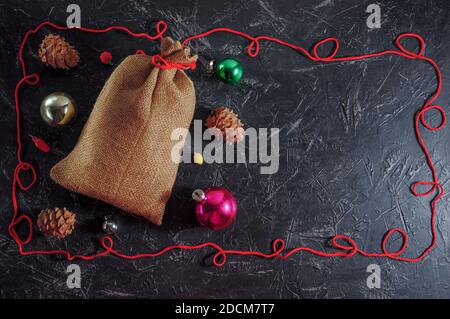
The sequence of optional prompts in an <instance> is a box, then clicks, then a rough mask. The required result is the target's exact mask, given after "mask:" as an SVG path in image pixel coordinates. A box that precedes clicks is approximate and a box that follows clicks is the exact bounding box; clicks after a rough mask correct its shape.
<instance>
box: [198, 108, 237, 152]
mask: <svg viewBox="0 0 450 319" xmlns="http://www.w3.org/2000/svg"><path fill="white" fill-rule="evenodd" d="M206 126H207V127H208V128H213V127H215V128H217V129H219V130H220V132H221V133H222V138H224V139H226V141H227V142H228V143H239V142H240V141H242V140H243V139H244V136H245V132H244V128H243V126H244V125H243V124H242V122H241V120H240V119H239V118H238V116H237V115H236V114H235V113H234V112H233V110H231V109H229V108H228V107H225V106H221V107H219V108H217V109H215V110H214V111H213V112H212V113H211V114H210V115H209V116H208V118H207V119H206Z"/></svg>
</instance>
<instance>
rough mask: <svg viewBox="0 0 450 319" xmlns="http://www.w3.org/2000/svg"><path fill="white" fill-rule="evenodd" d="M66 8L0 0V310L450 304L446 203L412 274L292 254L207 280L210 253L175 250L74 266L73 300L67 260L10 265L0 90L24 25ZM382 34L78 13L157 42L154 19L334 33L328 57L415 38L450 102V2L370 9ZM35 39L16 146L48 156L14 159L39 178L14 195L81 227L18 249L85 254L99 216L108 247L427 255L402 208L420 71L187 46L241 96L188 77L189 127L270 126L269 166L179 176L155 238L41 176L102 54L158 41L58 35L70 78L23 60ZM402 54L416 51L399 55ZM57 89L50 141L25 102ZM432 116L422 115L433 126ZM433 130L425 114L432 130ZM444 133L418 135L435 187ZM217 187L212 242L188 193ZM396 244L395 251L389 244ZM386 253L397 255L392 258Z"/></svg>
mask: <svg viewBox="0 0 450 319" xmlns="http://www.w3.org/2000/svg"><path fill="white" fill-rule="evenodd" d="M71 2H72V1H6V2H5V0H1V1H0V68H1V69H0V101H1V109H0V112H1V113H0V127H1V131H0V132H1V135H0V148H1V149H2V155H1V157H0V174H1V176H0V193H1V201H0V212H1V214H0V296H1V297H81V298H97V297H148V298H153V297H178V298H192V297H208V298H210V297H225V298H235V297H251V298H264V297H275V298H278V297H284V298H346V297H361V298H394V297H396V298H406V297H410V298H413V297H432V298H448V297H450V287H449V286H450V254H449V251H448V243H449V236H448V231H449V229H450V220H449V217H448V215H447V214H448V212H449V198H448V196H446V195H444V197H443V199H442V201H441V202H440V203H439V205H438V217H437V231H438V239H437V240H438V243H437V246H436V248H435V250H433V251H432V252H431V254H430V255H429V257H427V258H426V259H425V260H424V261H423V262H420V263H418V264H406V263H401V262H396V261H392V260H388V259H384V258H381V259H368V258H363V257H360V256H356V257H354V258H352V259H339V258H334V259H324V258H320V257H315V256H312V255H309V254H297V255H295V256H294V257H292V258H291V259H289V260H285V261H278V260H261V259H258V258H253V257H250V258H247V257H239V256H231V257H230V258H229V261H228V263H227V264H226V266H224V267H222V268H214V267H212V266H209V265H208V264H209V263H210V259H208V257H209V253H210V251H208V250H202V251H198V252H180V251H177V252H173V253H169V254H167V255H165V256H163V257H159V258H153V259H144V260H137V261H124V260H121V259H118V258H114V257H106V258H101V259H98V260H95V261H90V262H79V264H80V266H81V269H82V289H78V290H77V289H75V290H69V289H67V287H66V274H65V270H66V267H67V265H68V264H69V262H67V261H65V260H61V259H60V258H57V257H44V256H39V257H21V256H18V254H17V247H16V245H15V244H14V242H13V241H12V240H11V238H10V237H9V235H8V234H7V225H8V223H9V220H10V218H11V214H12V205H11V201H10V184H11V175H12V170H13V168H14V166H15V165H16V160H15V142H14V141H15V135H14V128H15V123H14V118H15V114H14V105H13V89H14V85H15V83H16V81H17V80H18V79H19V76H20V72H19V64H18V60H17V56H16V54H17V51H18V48H19V44H20V42H21V40H22V37H23V35H24V33H25V32H26V30H27V29H29V28H31V27H32V26H36V25H37V24H38V23H39V22H41V21H43V20H46V19H49V20H51V21H53V22H56V23H58V24H63V23H65V20H66V16H67V13H66V12H65V11H66V6H67V4H69V3H71ZM377 2H378V3H380V4H381V8H382V28H381V29H376V30H369V29H368V28H367V26H366V18H367V15H368V14H367V13H365V11H366V7H367V5H368V4H369V3H371V2H368V1H356V0H343V1H338V0H324V1H293V0H291V1H268V0H261V1H245V0H243V1H225V2H224V3H223V1H216V0H214V1H195V2H191V1H169V0H166V1H105V0H103V1H97V0H92V1H78V4H80V5H81V9H82V25H83V26H84V27H104V26H109V25H112V24H123V25H125V26H128V27H130V28H132V29H133V30H136V31H147V32H150V33H153V32H154V30H153V29H152V26H154V22H155V21H157V20H159V19H164V20H165V21H167V22H168V24H169V28H170V34H171V35H172V36H174V37H175V38H184V37H186V36H187V35H191V34H195V33H198V32H201V31H205V30H207V29H209V28H211V27H217V26H227V27H232V28H236V29H239V30H242V31H245V32H249V33H250V34H254V35H258V34H268V35H273V36H277V37H280V38H282V39H285V40H287V41H291V42H293V43H297V44H300V45H303V46H305V47H307V48H310V47H311V46H312V44H313V43H315V42H316V41H318V40H320V39H322V38H324V37H327V36H335V37H338V38H339V39H340V41H341V44H342V49H341V51H340V53H339V54H340V55H345V54H360V53H367V52H372V51H379V50H383V49H387V48H392V47H393V44H392V41H393V40H394V38H395V37H396V36H397V35H398V34H400V33H402V32H417V33H420V34H421V35H422V36H423V37H424V38H425V39H426V43H427V49H426V54H427V55H429V56H430V57H432V58H434V59H435V60H436V61H437V62H438V64H439V65H440V67H441V69H442V71H443V76H444V82H445V83H444V88H443V93H442V96H441V97H440V98H439V100H438V102H439V103H440V104H441V105H442V106H443V107H444V108H445V109H446V108H447V107H448V101H449V97H450V95H449V93H448V89H449V88H448V85H447V84H446V82H447V81H448V80H449V66H448V65H449V63H450V56H449V55H448V53H447V51H448V50H449V49H450V41H449V40H450V36H449V32H450V28H449V24H448V18H449V2H448V1H446V0H442V1H377ZM48 32H49V29H46V30H43V31H42V32H40V33H39V34H38V35H37V36H35V37H33V38H32V40H31V42H30V44H29V45H28V46H27V47H26V50H25V54H26V61H27V63H28V65H29V70H32V71H33V72H34V71H37V72H40V73H41V74H42V82H41V84H40V85H39V86H38V87H35V88H29V87H26V88H25V89H23V90H22V94H21V98H22V101H21V107H22V110H23V122H24V123H23V126H24V132H25V133H26V134H25V137H26V136H27V134H33V135H38V136H42V137H44V138H45V139H46V140H47V141H49V142H50V143H51V145H52V147H53V149H54V151H53V152H52V153H51V154H50V155H43V154H41V153H39V152H37V151H36V150H35V149H34V147H32V145H31V143H30V141H29V140H28V139H26V138H25V145H26V151H25V158H26V159H27V160H28V161H31V162H32V163H33V164H35V165H36V166H37V168H38V173H39V175H40V178H39V183H38V187H35V188H34V189H33V191H30V192H27V193H26V194H21V195H20V203H21V208H22V211H23V212H26V213H29V214H30V215H32V216H34V217H35V216H37V214H38V212H39V211H40V210H41V209H43V208H46V207H54V206H66V207H68V208H70V209H72V210H74V211H76V212H78V213H79V220H80V223H79V225H78V228H77V229H76V232H75V234H74V235H72V236H71V237H70V238H68V239H67V240H64V241H57V240H51V239H46V238H44V237H42V236H39V235H36V236H35V238H34V239H33V242H32V244H31V245H30V247H29V248H31V247H32V248H35V249H38V248H57V247H61V248H65V247H67V248H69V249H70V250H71V251H73V252H80V253H91V252H93V251H95V250H96V249H97V248H98V238H99V237H100V236H101V233H100V231H99V227H100V222H101V218H102V216H104V215H107V214H110V213H113V214H115V215H116V216H118V218H119V220H120V222H121V223H122V227H121V231H120V233H119V236H118V237H119V238H118V240H117V241H116V245H118V247H117V248H118V249H120V250H122V251H124V252H128V253H136V252H143V251H154V250H158V249H159V248H160V247H162V246H164V245H167V244H172V243H174V242H179V243H185V244H196V243H199V242H203V241H214V242H217V243H219V244H220V245H222V246H223V247H227V248H228V247H230V248H231V247H235V248H240V249H254V250H259V251H269V250H270V245H271V241H272V240H273V239H275V238H278V237H282V238H285V239H286V243H287V246H288V247H294V246H297V245H307V246H311V247H315V248H318V249H329V248H328V247H327V239H328V238H329V237H330V236H333V235H334V234H336V233H340V234H346V235H350V236H352V237H353V238H354V239H355V240H356V241H357V242H358V244H359V245H360V247H362V248H363V249H365V250H368V251H377V252H378V251H379V250H380V241H381V238H382V236H383V234H384V233H385V232H386V230H387V229H389V228H391V227H401V228H404V229H405V230H406V231H407V233H408V234H409V235H410V236H411V238H410V243H409V245H408V249H407V251H406V252H405V255H407V256H416V255H418V254H419V253H420V252H422V251H423V249H424V248H425V247H426V246H427V245H428V244H429V241H430V226H429V223H430V222H429V220H430V208H429V200H430V198H415V197H414V196H412V195H411V194H410V192H409V185H410V184H411V183H412V182H414V181H416V180H420V179H429V178H430V172H429V169H428V167H427V166H425V165H424V164H425V162H424V156H423V154H422V152H421V150H420V149H419V146H418V144H417V142H416V140H415V136H414V131H413V115H414V113H415V112H416V110H417V109H418V107H419V106H420V105H421V104H422V103H423V101H424V99H425V98H426V97H428V96H429V94H431V93H432V92H433V90H434V89H435V86H436V81H435V75H434V73H433V71H432V68H431V67H430V66H429V65H427V64H425V63H422V62H417V61H409V60H405V59H403V58H399V57H391V58H389V57H383V58H377V59H372V60H370V61H364V62H355V63H334V64H320V63H313V62H310V61H308V60H306V59H305V58H303V57H302V56H300V55H299V54H297V53H295V52H293V51H290V50H288V49H285V48H282V47H279V46H277V45H273V44H266V43H265V44H263V47H262V49H261V54H260V56H259V57H258V58H256V59H253V60H252V59H250V58H249V57H247V56H246V55H245V42H244V41H242V40H241V39H239V38H237V37H232V36H229V35H217V36H214V37H210V38H208V39H205V40H200V41H197V42H195V43H193V45H192V47H193V49H195V50H196V51H197V53H199V54H200V55H203V56H209V57H213V58H221V57H225V56H237V57H238V58H239V59H241V60H242V62H243V64H244V67H245V73H246V74H245V79H244V81H243V83H242V84H241V85H239V86H228V85H225V84H222V83H220V82H219V81H217V80H215V79H211V78H210V77H208V76H205V75H202V72H201V71H200V72H197V73H195V74H192V79H193V81H194V82H195V87H196V92H197V99H198V102H197V112H196V116H195V118H197V119H203V118H205V116H207V114H208V113H209V110H210V109H213V108H215V107H217V106H220V105H228V106H230V107H232V108H233V109H235V110H236V111H237V113H238V114H239V116H240V117H241V118H242V120H243V122H245V124H246V125H247V126H252V127H278V128H280V129H281V133H280V170H279V172H278V173H277V174H274V175H260V174H259V168H258V165H256V164H251V165H244V164H237V165H231V164H214V165H206V164H205V165H203V166H195V165H194V164H190V165H189V164H182V165H181V166H180V170H179V174H178V178H177V181H176V184H175V187H174V192H173V197H172V199H171V201H170V205H169V207H168V209H167V213H166V217H165V220H164V224H163V226H161V227H157V226H153V225H151V224H149V223H147V222H145V221H144V220H142V219H139V218H136V217H131V216H127V215H124V214H123V213H121V212H120V211H119V210H117V209H115V208H113V207H111V206H108V205H106V204H104V203H101V202H98V201H95V200H92V199H89V198H86V197H84V196H80V195H77V194H72V193H70V192H68V191H65V190H64V189H62V188H60V187H58V186H57V185H55V184H54V183H53V182H51V181H50V179H49V178H48V172H49V169H50V167H51V166H52V165H53V164H54V163H56V162H57V161H58V160H60V159H61V158H63V157H64V156H65V155H66V154H68V152H70V150H71V149H72V147H73V146H74V144H75V142H76V140H77V137H78V135H79V133H80V131H81V129H82V127H83V124H84V123H85V121H86V119H87V118H88V116H89V112H90V110H91V108H92V105H93V104H94V102H95V99H96V96H97V94H98V93H99V91H100V89H101V87H102V85H103V83H104V81H105V80H106V79H107V78H108V76H109V74H110V73H111V72H112V68H110V67H105V66H104V65H102V64H100V63H99V62H98V60H97V57H98V54H99V52H101V51H103V50H109V51H111V52H112V53H113V54H114V56H115V57H117V58H118V57H124V56H126V55H127V54H130V53H133V52H135V51H136V50H137V49H140V48H141V49H144V50H146V51H148V52H154V51H156V49H157V46H156V45H155V44H149V43H148V42H145V41H143V40H139V41H136V40H133V39H131V38H130V37H128V36H125V35H123V34H119V33H109V34H106V35H88V34H84V33H81V32H65V33H64V36H65V37H66V38H67V39H68V40H69V42H70V43H72V44H74V45H75V46H76V47H77V48H78V49H79V51H80V53H81V57H82V62H81V64H80V66H79V67H78V68H76V69H74V70H70V71H67V72H59V71H53V70H50V69H45V68H44V67H42V66H41V65H40V64H39V63H38V62H37V59H36V47H37V45H38V43H39V42H40V40H41V39H42V38H43V36H44V35H45V34H46V33H48ZM412 44H413V45H414V43H412ZM53 91H66V92H68V93H70V94H71V95H72V96H74V97H75V98H76V101H77V103H78V105H79V107H80V112H79V117H78V118H77V120H76V122H75V123H74V124H73V125H71V126H70V127H67V128H65V129H61V130H58V129H53V128H49V127H47V126H46V125H45V124H44V123H43V122H42V120H41V119H40V117H39V103H40V101H41V99H42V98H43V97H44V96H46V95H47V94H48V93H50V92H53ZM430 113H431V112H430ZM429 120H430V122H434V123H437V122H438V121H439V115H438V114H433V115H430V116H429ZM448 135H449V129H448V126H447V127H446V128H444V129H443V130H441V131H439V132H435V133H431V132H424V136H425V139H426V141H427V143H428V145H429V148H430V151H431V154H432V157H433V160H434V162H435V163H436V168H437V172H438V175H439V179H440V180H441V181H442V183H444V184H445V185H446V183H447V181H448V179H449V169H450V167H449V162H448V160H447V159H448V156H449V154H450V148H449V146H450V144H449V142H448V138H447V137H448ZM210 185H223V186H225V187H227V188H229V189H230V190H232V191H233V192H234V194H235V196H236V198H237V201H238V205H239V213H238V217H237V220H236V222H235V223H234V224H233V226H231V227H230V228H228V229H226V230H223V231H217V232H213V231H208V230H205V229H202V228H199V227H198V226H197V225H196V224H195V222H194V219H193V212H192V203H191V201H190V200H189V198H190V193H191V191H192V190H193V189H195V188H198V187H206V186H210ZM399 243H400V241H399V240H398V238H397V240H394V241H393V242H392V245H393V246H395V245H398V244H399ZM393 248H395V247H393ZM371 263H377V264H379V265H380V267H381V270H382V273H381V276H382V278H381V279H382V287H381V289H372V290H371V289H368V288H367V287H366V277H367V275H368V274H367V273H366V267H367V266H368V265H369V264H371Z"/></svg>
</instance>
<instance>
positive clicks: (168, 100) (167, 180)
mask: <svg viewBox="0 0 450 319" xmlns="http://www.w3.org/2000/svg"><path fill="white" fill-rule="evenodd" d="M161 55H162V56H163V57H164V58H165V60H166V61H170V62H181V63H189V62H191V61H193V60H194V59H196V58H197V57H196V56H191V55H190V53H189V49H187V48H183V47H182V46H181V44H180V43H179V42H174V41H173V40H172V39H170V38H164V39H163V41H162V43H161ZM194 108H195V91H194V86H193V83H192V81H191V80H190V79H189V78H188V76H187V75H186V73H185V72H184V71H182V70H178V69H169V70H163V69H160V68H158V67H154V66H153V65H152V63H151V59H150V57H149V56H145V55H132V56H129V57H127V58H126V59H125V60H124V61H123V62H122V63H121V64H120V65H119V66H118V67H117V68H116V70H115V71H114V72H113V73H112V75H111V77H110V78H109V79H108V81H107V82H106V84H105V86H104V87H103V89H102V91H101V93H100V95H99V97H98V98H97V101H96V103H95V105H94V108H93V110H92V113H91V115H90V116H89V119H88V121H87V123H86V125H85V127H84V128H83V131H82V132H81V135H80V137H79V140H78V142H77V144H76V146H75V148H74V149H73V151H72V152H71V153H70V154H69V155H68V156H67V157H66V158H65V159H63V160H62V161H60V162H59V163H58V164H56V165H55V166H54V167H53V168H52V169H51V172H50V177H51V178H52V179H53V180H54V181H55V182H56V183H58V184H60V185H61V186H63V187H65V188H67V189H69V190H71V191H74V192H78V193H81V194H84V195H87V196H90V197H93V198H97V199H100V200H102V201H104V202H107V203H110V204H112V205H114V206H117V207H119V208H121V209H123V210H125V211H127V212H131V213H135V214H137V215H140V216H143V217H145V218H146V219H148V220H149V221H151V222H153V223H155V224H158V225H160V224H161V223H162V219H163V214H164V209H165V205H166V202H167V200H168V198H169V196H170V194H171V191H172V186H173V183H174V181H175V177H176V173H177V170H178V163H176V162H173V160H172V158H171V150H172V146H173V145H174V144H175V143H177V141H172V140H171V139H170V136H171V133H172V131H173V130H174V129H176V128H188V127H189V125H190V123H191V121H192V117H193V114H194Z"/></svg>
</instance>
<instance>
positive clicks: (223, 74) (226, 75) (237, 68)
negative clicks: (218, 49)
mask: <svg viewBox="0 0 450 319" xmlns="http://www.w3.org/2000/svg"><path fill="white" fill-rule="evenodd" d="M216 74H217V76H218V77H219V79H220V80H221V81H222V82H225V83H230V84H237V83H239V82H240V81H241V79H242V75H244V69H243V68H242V64H241V62H239V61H238V60H236V59H233V58H226V59H223V60H220V61H219V62H217V64H216Z"/></svg>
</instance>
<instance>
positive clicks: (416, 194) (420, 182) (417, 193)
mask: <svg viewBox="0 0 450 319" xmlns="http://www.w3.org/2000/svg"><path fill="white" fill-rule="evenodd" d="M438 185H439V184H438V183H436V182H425V181H419V182H415V183H413V184H412V185H411V192H412V193H413V194H414V196H417V197H424V196H429V195H431V194H432V193H434V191H435V190H436V187H437V186H438ZM418 186H432V187H431V188H430V189H429V190H427V191H425V192H419V191H417V187H418Z"/></svg>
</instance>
